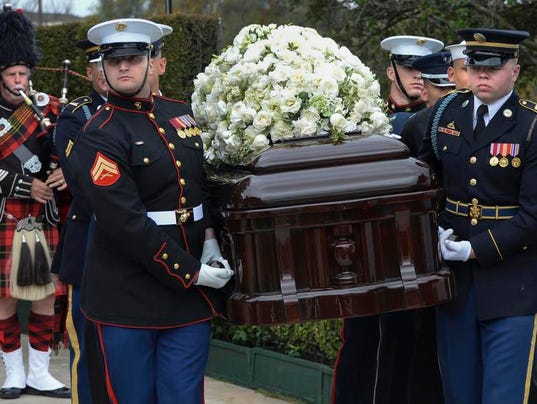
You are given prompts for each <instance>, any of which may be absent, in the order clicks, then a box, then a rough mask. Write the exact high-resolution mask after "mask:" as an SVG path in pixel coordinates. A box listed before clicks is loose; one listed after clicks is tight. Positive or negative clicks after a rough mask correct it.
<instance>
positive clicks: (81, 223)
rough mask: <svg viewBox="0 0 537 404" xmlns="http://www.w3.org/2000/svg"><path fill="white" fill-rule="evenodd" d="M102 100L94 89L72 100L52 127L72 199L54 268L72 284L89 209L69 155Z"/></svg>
mask: <svg viewBox="0 0 537 404" xmlns="http://www.w3.org/2000/svg"><path fill="white" fill-rule="evenodd" d="M104 102H105V101H104V99H103V98H102V97H101V96H100V95H99V93H97V92H96V91H95V90H93V91H92V92H91V94H90V95H89V96H83V97H79V98H77V99H75V100H73V101H71V102H70V103H69V104H67V106H66V107H65V109H64V110H63V111H62V112H61V114H60V116H59V117H58V121H57V123H56V129H55V136H54V145H55V148H56V152H57V153H58V158H59V160H60V166H61V167H62V170H63V175H64V178H65V180H66V181H67V184H68V185H69V192H70V194H71V196H72V199H71V204H70V205H69V211H68V213H67V219H66V223H65V225H64V228H63V232H62V234H61V238H60V244H59V247H58V251H56V254H55V256H54V262H53V269H54V270H55V271H57V272H58V273H59V276H60V279H61V280H62V281H63V282H65V283H69V284H72V285H75V286H80V284H81V282H82V271H83V269H84V259H85V254H84V251H85V250H86V243H87V234H88V227H89V222H90V214H91V211H90V208H89V201H88V200H87V199H86V196H85V195H84V193H83V192H82V191H81V190H80V188H79V187H78V186H77V184H76V182H75V181H74V180H73V175H72V173H71V170H70V167H69V165H68V158H69V156H70V154H71V150H72V147H73V145H74V143H75V141H76V139H77V137H78V135H79V134H80V132H81V131H82V128H83V127H84V125H85V124H86V123H87V122H88V120H89V119H90V118H91V116H92V115H93V114H94V113H95V112H97V109H98V107H100V106H101V105H103V104H104Z"/></svg>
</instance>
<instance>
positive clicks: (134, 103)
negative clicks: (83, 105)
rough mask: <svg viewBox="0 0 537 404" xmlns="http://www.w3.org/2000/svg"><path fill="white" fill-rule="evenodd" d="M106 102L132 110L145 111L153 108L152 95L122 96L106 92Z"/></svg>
mask: <svg viewBox="0 0 537 404" xmlns="http://www.w3.org/2000/svg"><path fill="white" fill-rule="evenodd" d="M108 103H109V104H112V105H114V106H116V107H119V108H123V109H128V110H131V111H134V112H147V111H151V109H153V95H151V96H150V98H135V97H123V96H121V95H118V94H113V93H111V92H110V93H108Z"/></svg>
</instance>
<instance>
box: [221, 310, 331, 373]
mask: <svg viewBox="0 0 537 404" xmlns="http://www.w3.org/2000/svg"><path fill="white" fill-rule="evenodd" d="M341 323H342V321H341V320H322V321H314V322H306V323H301V324H290V325H275V326H238V325H233V324H230V323H227V322H225V321H223V320H222V319H216V320H214V321H213V338H216V339H220V340H224V341H227V342H232V343H234V344H237V345H242V346H247V347H260V348H266V349H271V350H274V351H277V352H280V353H283V354H286V355H289V356H292V357H297V358H302V359H307V360H311V361H315V362H318V363H323V364H325V365H328V366H332V365H333V364H334V361H335V359H336V357H337V353H338V349H339V346H340V343H341V337H340V333H341Z"/></svg>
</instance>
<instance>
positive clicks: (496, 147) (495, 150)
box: [489, 143, 501, 167]
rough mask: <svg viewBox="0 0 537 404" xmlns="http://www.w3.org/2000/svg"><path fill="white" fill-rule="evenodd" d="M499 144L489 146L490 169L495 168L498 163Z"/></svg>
mask: <svg viewBox="0 0 537 404" xmlns="http://www.w3.org/2000/svg"><path fill="white" fill-rule="evenodd" d="M500 145H501V144H500V143H491V144H490V155H491V156H492V157H491V158H490V160H489V164H490V165H491V166H492V167H496V166H497V165H498V163H499V160H498V157H497V156H498V154H500Z"/></svg>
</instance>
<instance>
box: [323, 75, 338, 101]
mask: <svg viewBox="0 0 537 404" xmlns="http://www.w3.org/2000/svg"><path fill="white" fill-rule="evenodd" d="M319 92H320V93H321V94H322V95H324V96H325V97H328V98H334V97H336V96H337V95H338V93H339V86H338V84H337V81H336V80H334V79H332V78H324V79H321V81H320V82H319Z"/></svg>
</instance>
